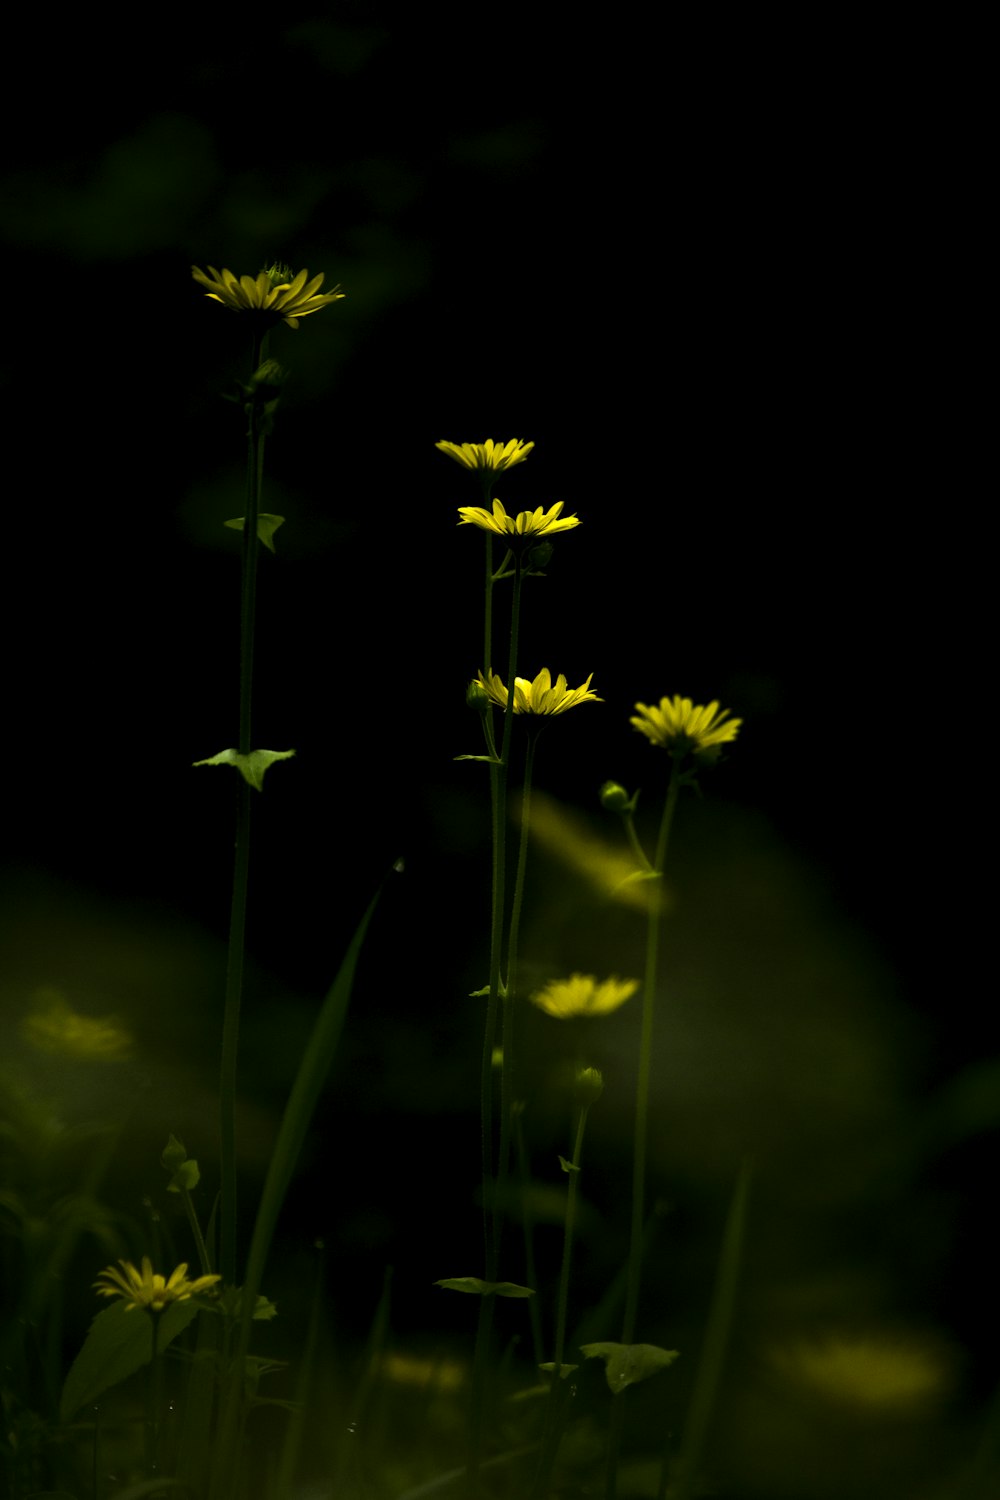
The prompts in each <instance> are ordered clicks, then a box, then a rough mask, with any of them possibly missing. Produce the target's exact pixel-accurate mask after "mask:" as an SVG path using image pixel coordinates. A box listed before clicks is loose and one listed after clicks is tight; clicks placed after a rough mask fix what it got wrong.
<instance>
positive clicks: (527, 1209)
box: [513, 1103, 544, 1365]
mask: <svg viewBox="0 0 1000 1500" xmlns="http://www.w3.org/2000/svg"><path fill="white" fill-rule="evenodd" d="M513 1113H514V1146H515V1150H516V1152H517V1172H518V1178H519V1180H520V1188H521V1218H522V1222H523V1225H524V1269H525V1274H526V1276H527V1284H528V1286H537V1285H538V1277H537V1275H536V1272H535V1221H534V1214H533V1213H532V1209H531V1164H530V1162H529V1160H528V1148H527V1145H526V1143H525V1139H524V1106H523V1103H522V1104H515V1106H514V1111H513ZM528 1321H529V1322H530V1324H531V1351H532V1356H533V1358H534V1361H535V1364H536V1365H540V1364H541V1362H542V1359H543V1358H544V1354H543V1346H542V1314H541V1309H540V1307H539V1305H538V1298H537V1297H529V1298H528Z"/></svg>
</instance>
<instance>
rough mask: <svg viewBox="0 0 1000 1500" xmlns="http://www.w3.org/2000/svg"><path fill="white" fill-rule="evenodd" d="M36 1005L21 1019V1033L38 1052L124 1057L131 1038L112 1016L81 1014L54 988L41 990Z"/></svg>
mask: <svg viewBox="0 0 1000 1500" xmlns="http://www.w3.org/2000/svg"><path fill="white" fill-rule="evenodd" d="M37 998H38V1008H37V1009H36V1010H35V1011H34V1012H33V1013H32V1014H31V1015H29V1016H25V1018H24V1020H23V1021H22V1022H21V1035H22V1037H23V1038H24V1040H25V1041H26V1042H29V1043H30V1045H31V1046H32V1047H37V1048H38V1050H39V1051H40V1052H56V1053H62V1055H63V1056H64V1057H80V1058H92V1059H95V1060H97V1059H99V1060H101V1061H110V1060H112V1059H117V1058H121V1057H127V1056H128V1054H129V1052H130V1051H131V1049H132V1038H131V1036H130V1035H129V1033H128V1032H127V1031H126V1030H125V1028H124V1027H123V1026H119V1025H118V1023H117V1021H116V1020H115V1019H114V1017H113V1016H84V1015H80V1013H79V1012H78V1011H75V1010H73V1008H72V1006H70V1005H69V1004H67V1002H66V1001H65V1000H64V999H63V997H62V995H60V994H59V992H58V991H57V990H41V991H40V992H39V994H38V997H37Z"/></svg>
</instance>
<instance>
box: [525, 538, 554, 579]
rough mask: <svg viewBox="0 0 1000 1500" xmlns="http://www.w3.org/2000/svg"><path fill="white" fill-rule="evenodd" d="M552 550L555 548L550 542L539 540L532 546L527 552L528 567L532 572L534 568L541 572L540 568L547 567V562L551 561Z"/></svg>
mask: <svg viewBox="0 0 1000 1500" xmlns="http://www.w3.org/2000/svg"><path fill="white" fill-rule="evenodd" d="M554 550H555V549H554V547H553V546H552V543H551V542H539V543H538V544H537V546H535V547H532V548H531V550H530V552H529V553H528V559H527V561H528V567H529V568H530V569H531V570H532V571H533V572H534V571H535V570H537V571H539V572H541V570H542V568H547V567H548V565H549V563H550V562H551V561H552V553H553V552H554Z"/></svg>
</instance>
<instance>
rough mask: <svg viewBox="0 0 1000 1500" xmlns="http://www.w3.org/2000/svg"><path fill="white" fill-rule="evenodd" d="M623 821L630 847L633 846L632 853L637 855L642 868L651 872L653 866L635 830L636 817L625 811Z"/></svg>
mask: <svg viewBox="0 0 1000 1500" xmlns="http://www.w3.org/2000/svg"><path fill="white" fill-rule="evenodd" d="M622 822H623V823H624V824H625V834H626V837H627V838H628V842H629V847H630V848H631V850H632V853H633V854H634V855H635V857H636V859H637V860H638V862H639V864H640V866H641V867H642V869H644V870H645V871H647V873H648V872H650V871H651V870H652V868H653V866H652V865H651V864H650V863H649V860H648V859H647V858H646V851H645V849H644V848H643V847H642V845H641V844H640V842H639V835H638V834H637V833H636V831H635V818H634V817H633V815H632V813H631V812H624V813H623V814H622Z"/></svg>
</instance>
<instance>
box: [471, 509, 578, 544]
mask: <svg viewBox="0 0 1000 1500" xmlns="http://www.w3.org/2000/svg"><path fill="white" fill-rule="evenodd" d="M562 508H563V501H562V500H557V501H556V503H555V505H552V506H550V507H549V509H548V510H542V508H541V506H539V507H538V509H537V510H522V511H521V512H520V513H519V514H518V515H516V516H509V515H508V514H507V512H506V511H505V510H504V508H503V506H502V505H501V504H500V501H499V500H494V502H493V510H492V512H491V511H488V510H485V509H484V508H483V506H481V505H460V506H459V507H458V513H459V515H460V516H461V517H462V519H461V520H460V521H459V523H458V524H459V526H478V527H479V528H480V530H481V531H492V532H494V533H495V534H496V535H497V536H502V537H503V538H504V540H505V541H506V542H507V543H508V545H513V543H514V542H517V541H526V540H527V539H528V538H531V539H534V538H535V537H540V536H553V535H554V534H555V532H557V531H572V530H573V527H574V526H579V524H580V521H579V518H578V517H577V516H565V517H564V518H563V519H562V520H560V519H559V517H560V515H561V513H562Z"/></svg>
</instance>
